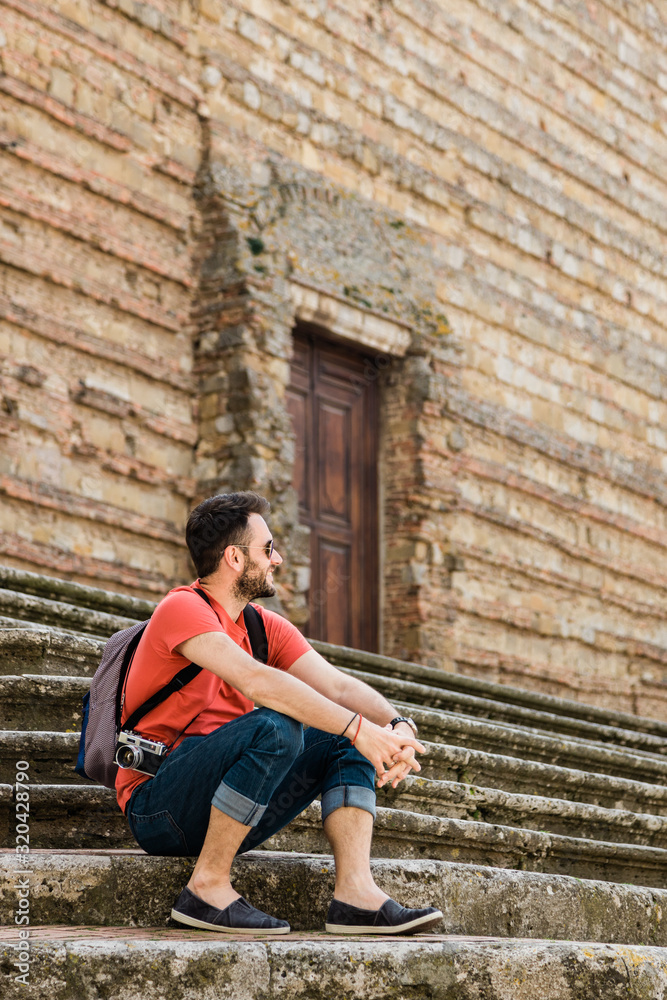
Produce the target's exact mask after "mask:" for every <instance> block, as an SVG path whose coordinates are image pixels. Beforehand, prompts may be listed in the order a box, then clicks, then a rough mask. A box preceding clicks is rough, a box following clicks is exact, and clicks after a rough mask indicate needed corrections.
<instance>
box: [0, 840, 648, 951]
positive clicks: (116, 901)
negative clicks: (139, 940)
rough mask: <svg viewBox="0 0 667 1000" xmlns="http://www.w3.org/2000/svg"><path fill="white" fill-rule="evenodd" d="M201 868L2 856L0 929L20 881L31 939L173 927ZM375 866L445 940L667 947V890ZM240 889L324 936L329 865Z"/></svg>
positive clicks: (273, 862)
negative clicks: (79, 930)
mask: <svg viewBox="0 0 667 1000" xmlns="http://www.w3.org/2000/svg"><path fill="white" fill-rule="evenodd" d="M193 864H194V860H193V859H188V858H154V857H149V856H148V855H146V854H144V853H143V852H141V851H65V852H56V851H32V852H31V853H30V855H29V866H28V867H27V868H26V867H25V866H23V865H19V864H18V863H17V861H16V856H15V854H14V852H13V851H3V852H0V923H1V924H5V925H7V924H10V925H12V926H14V912H15V909H16V905H17V894H16V886H17V880H18V879H19V878H24V879H27V884H28V891H29V902H30V921H31V923H30V926H31V927H33V926H35V925H54V924H69V925H71V926H82V925H83V926H86V925H93V926H98V927H99V926H103V927H106V928H109V929H110V928H112V927H114V926H117V927H121V926H122V927H128V928H134V929H136V928H141V927H156V926H162V927H165V926H166V925H167V921H168V916H169V911H170V908H171V905H172V903H173V900H174V898H175V897H176V896H177V895H178V893H179V892H180V890H181V888H182V886H183V885H184V884H185V883H186V882H187V880H188V878H189V875H190V872H191V870H192V866H193ZM371 866H372V869H373V875H374V877H375V879H376V881H377V883H378V885H379V886H380V887H381V888H382V889H383V890H384V891H385V892H387V893H389V895H391V896H393V897H394V898H396V899H398V900H400V901H401V902H402V903H404V904H405V905H407V906H425V905H434V906H438V907H439V908H440V909H441V910H442V913H443V917H444V919H443V923H442V931H443V932H444V933H447V934H464V935H473V936H491V937H496V936H497V937H503V938H524V937H531V938H543V937H551V938H552V939H566V940H569V941H572V940H577V941H604V942H609V943H619V944H628V945H633V944H634V945H637V944H643V945H651V946H657V947H665V946H667V918H665V916H664V914H667V892H666V891H665V890H661V889H647V888H642V887H640V886H633V885H621V884H615V883H611V882H600V881H594V880H588V879H577V878H572V877H571V876H564V875H560V876H559V875H545V874H540V873H532V872H526V871H512V870H507V869H498V868H492V867H484V866H478V865H469V864H461V863H458V862H443V861H419V860H401V861H392V860H387V859H383V860H373V861H372V862H371ZM232 877H233V881H234V885H235V887H236V888H237V890H238V891H239V892H241V893H242V894H243V895H244V896H246V898H248V899H250V900H251V901H252V902H254V903H255V904H256V905H258V906H262V907H264V908H266V909H267V910H268V911H269V912H272V913H276V914H277V915H280V916H282V917H284V918H285V919H287V920H289V921H290V924H291V925H292V927H293V928H294V929H295V930H310V931H312V930H317V929H320V928H322V926H323V923H324V919H325V916H326V909H327V906H328V904H329V901H330V899H331V896H332V893H333V885H334V865H333V859H332V858H331V856H330V855H308V854H295V853H281V852H268V851H251V852H249V853H248V854H246V855H244V856H243V857H240V858H237V859H236V861H235V862H234V868H233V876H232ZM24 884H25V883H24ZM206 940H207V941H209V942H210V941H211V940H212V939H211V937H210V936H208V935H207V937H206Z"/></svg>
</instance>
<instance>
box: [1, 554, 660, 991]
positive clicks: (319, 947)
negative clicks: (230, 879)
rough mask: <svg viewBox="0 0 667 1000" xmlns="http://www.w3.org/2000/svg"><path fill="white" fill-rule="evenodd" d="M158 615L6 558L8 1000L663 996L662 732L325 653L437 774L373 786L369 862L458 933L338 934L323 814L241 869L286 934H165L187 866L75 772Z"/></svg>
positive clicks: (385, 883) (392, 886)
mask: <svg viewBox="0 0 667 1000" xmlns="http://www.w3.org/2000/svg"><path fill="white" fill-rule="evenodd" d="M152 608H153V605H152V604H151V603H149V602H145V601H140V600H137V599H134V598H130V597H126V596H124V595H119V594H110V593H107V592H105V591H101V590H95V589H92V588H88V587H84V586H81V585H78V584H73V583H68V582H66V581H60V580H53V579H49V578H46V577H42V576H39V575H36V574H31V573H25V572H22V571H18V570H13V569H8V568H0V714H1V716H2V718H1V720H0V721H1V724H2V731H1V732H0V829H2V834H3V844H5V845H6V846H5V849H4V851H3V858H2V860H3V876H2V884H1V886H0V907H1V915H2V923H3V925H5V931H4V933H3V944H2V949H1V952H2V970H1V973H0V974H1V975H2V977H3V981H4V982H3V987H2V992H1V995H2V997H7V998H8V1000H10V998H11V1000H13V998H14V997H27V998H31V1000H32V998H33V997H35V998H37V997H39V998H43V997H46V996H49V997H50V998H51V1000H74V998H76V1000H79V998H82V997H86V998H88V997H104V998H116V997H118V998H120V997H123V998H140V997H141V998H146V1000H149V998H150V1000H153V998H162V997H165V998H167V997H169V998H171V997H172V996H173V997H188V998H189V997H190V996H192V997H197V998H202V1000H204V998H208V997H234V998H235V1000H237V998H238V1000H244V998H251V997H253V998H254V997H261V998H266V1000H273V998H274V997H275V998H278V997H280V998H288V997H304V998H306V997H307V998H320V997H321V998H325V997H326V998H330V997H332V996H335V995H337V996H339V997H341V998H343V997H369V998H370V997H373V998H375V997H385V996H392V997H406V998H418V997H434V998H435V997H437V998H442V1000H455V998H456V1000H458V998H460V1000H468V998H470V1000H473V998H475V1000H486V998H488V1000H496V998H497V1000H501V998H502V1000H509V998H510V997H511V998H512V1000H515V998H519V1000H522V998H525V1000H529V998H530V1000H532V998H540V1000H542V998H544V1000H571V998H572V1000H573V998H581V1000H584V998H585V1000H591V998H594V997H602V998H604V1000H608V998H609V1000H611V998H616V997H624V998H628V997H630V998H635V997H636V998H640V997H641V998H653V997H655V998H658V997H667V723H662V722H659V721H656V720H651V719H641V718H637V717H635V716H631V715H626V714H622V713H613V712H609V711H606V710H601V709H597V708H594V707H591V706H587V705H582V704H579V703H576V702H570V701H563V700H559V699H556V698H551V697H547V696H544V695H539V694H535V693H531V692H527V691H519V690H516V689H513V688H508V687H503V686H500V685H496V684H492V683H487V682H484V681H481V680H474V679H471V678H466V677H463V676H459V675H453V674H448V673H445V672H442V671H438V670H434V669H430V668H427V667H423V666H417V665H414V664H410V663H404V662H402V661H398V660H393V659H389V658H386V657H381V656H375V655H372V654H367V653H361V652H359V651H355V650H349V649H343V648H340V647H335V646H327V645H325V644H322V643H317V644H316V645H317V647H318V648H319V649H320V651H321V652H322V653H323V654H324V655H325V656H326V657H328V658H329V659H330V660H331V661H332V662H334V663H336V664H338V665H339V666H340V667H342V668H343V669H345V670H349V671H351V672H353V673H355V674H356V675H357V676H360V677H363V678H364V679H366V680H368V681H369V682H370V683H371V684H373V685H374V686H376V687H377V688H379V689H380V690H381V691H382V692H383V693H384V694H386V695H387V697H389V698H390V699H391V700H392V701H393V702H394V703H395V704H397V705H398V706H399V708H401V709H409V712H410V714H412V715H413V716H414V718H415V719H416V720H417V722H418V724H419V726H420V735H422V736H423V738H424V741H425V742H426V745H427V752H426V754H425V755H424V757H423V758H422V765H423V770H422V772H421V775H420V776H419V777H414V778H412V779H408V780H407V781H405V782H404V783H403V784H401V785H400V786H399V788H398V789H396V790H395V791H392V790H391V789H389V790H383V791H382V792H380V793H379V795H378V803H379V806H380V808H379V810H378V820H377V823H376V832H375V838H374V855H375V857H376V858H377V860H375V861H374V869H375V872H376V877H377V880H378V882H379V884H381V885H382V887H383V888H384V889H385V890H386V891H387V892H390V893H391V894H392V895H395V896H396V897H397V898H399V899H400V900H401V901H402V902H404V903H406V904H408V905H425V904H427V903H433V904H436V905H439V906H440V908H441V909H442V911H443V913H444V914H445V919H444V923H443V927H442V932H443V933H442V934H441V935H428V936H427V935H424V936H421V937H417V938H413V939H400V940H391V939H387V938H379V939H375V940H368V939H363V938H358V939H335V938H332V937H330V936H325V935H323V934H322V933H321V929H322V927H323V922H324V916H325V912H326V907H327V905H328V902H329V899H330V896H331V888H332V884H333V875H332V859H331V857H330V856H329V855H328V854H327V850H328V848H327V845H326V842H325V840H324V839H323V836H322V834H321V830H320V824H319V815H318V809H319V807H318V805H317V804H314V805H313V806H312V807H311V808H310V809H309V810H307V811H306V813H304V814H303V815H302V816H301V817H299V818H298V819H297V820H296V821H294V822H293V823H292V824H291V825H290V826H289V827H288V828H287V829H285V830H284V831H282V832H281V833H280V834H279V835H277V836H276V837H275V838H274V839H273V841H272V842H271V843H270V844H268V845H267V847H268V848H269V850H264V851H257V852H253V853H251V854H249V855H247V856H245V857H243V858H240V859H239V860H238V861H237V863H236V879H235V884H236V886H237V888H238V889H239V890H240V891H241V892H243V893H244V894H245V895H247V896H248V897H249V898H251V899H252V900H254V901H255V902H257V903H258V904H259V905H262V906H264V907H266V908H267V909H268V910H269V911H270V912H275V913H276V914H278V915H280V916H283V917H286V918H288V919H289V920H290V922H291V924H292V927H293V928H294V929H295V933H294V934H293V935H291V936H290V937H289V938H287V939H285V940H282V941H278V940H276V941H274V942H269V943H267V942H266V941H248V940H245V941H239V940H230V939H228V938H224V937H223V936H221V935H220V936H218V935H210V934H207V933H201V932H196V931H192V932H189V931H185V930H181V929H177V928H174V927H169V926H168V923H167V916H168V913H169V910H170V907H171V903H172V900H173V898H174V896H175V895H176V894H177V892H178V891H179V890H180V888H181V887H182V885H183V884H184V882H185V881H186V880H187V876H188V872H189V870H190V868H191V865H192V861H191V860H190V859H181V858H151V857H148V856H147V855H145V854H143V852H141V851H139V850H138V849H136V845H135V844H134V843H133V841H132V838H131V836H130V835H129V831H128V828H127V825H126V823H125V820H124V818H123V816H122V814H121V813H120V811H119V810H118V808H117V806H116V802H115V796H114V795H113V793H112V792H110V791H109V790H107V789H104V788H99V787H95V786H93V785H91V784H89V783H86V782H83V781H80V780H79V779H78V778H77V777H76V776H75V775H74V772H73V761H74V758H75V756H76V749H77V746H78V727H79V719H80V704H81V697H82V695H83V693H84V692H85V691H86V689H87V687H88V684H89V683H90V676H91V674H92V673H93V671H94V669H95V667H96V666H97V663H98V662H99V659H100V655H101V651H102V649H103V646H104V642H105V638H106V637H108V635H110V634H111V633H112V632H113V631H116V630H117V629H119V628H123V627H125V626H126V625H129V624H132V622H134V621H136V620H137V619H143V618H146V617H148V615H149V614H150V613H151V611H152ZM19 761H25V762H27V763H28V765H29V767H28V775H29V779H30V784H29V828H30V829H29V837H30V854H29V856H28V864H27V865H24V864H21V863H20V862H19V861H18V860H17V854H16V852H15V850H14V846H15V842H16V840H17V819H16V796H17V793H16V784H15V782H16V773H17V768H16V765H17V762H19ZM21 829H22V828H21ZM20 879H28V883H25V882H24V883H23V884H24V885H25V884H29V892H28V895H27V898H28V902H29V918H30V925H29V927H30V936H29V941H28V945H26V944H25V941H26V939H25V938H22V939H21V938H19V932H20V925H17V924H16V923H15V917H16V916H17V915H20V913H21V912H24V911H22V910H20V909H19V902H18V900H19V896H18V895H17V886H19V885H20V882H19V880H20ZM23 929H24V930H25V925H24V927H23ZM19 946H21V947H22V948H23V952H21V950H20V948H19ZM26 948H27V949H28V950H27V951H26ZM21 954H23V956H24V957H25V955H27V954H29V956H30V962H29V963H28V964H27V965H26V968H28V969H29V972H28V974H27V976H24V978H23V980H22V981H20V980H18V979H17V976H19V975H20V974H21V971H22V968H23V967H22V966H21V963H20V961H19V958H20V956H21ZM17 962H18V963H19V964H18V965H15V963H17Z"/></svg>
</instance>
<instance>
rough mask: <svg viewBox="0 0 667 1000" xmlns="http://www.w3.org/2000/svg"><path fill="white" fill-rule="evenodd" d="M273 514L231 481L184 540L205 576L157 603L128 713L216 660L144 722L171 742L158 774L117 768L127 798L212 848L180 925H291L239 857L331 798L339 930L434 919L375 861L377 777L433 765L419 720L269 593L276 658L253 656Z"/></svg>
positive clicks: (238, 929) (276, 560)
mask: <svg viewBox="0 0 667 1000" xmlns="http://www.w3.org/2000/svg"><path fill="white" fill-rule="evenodd" d="M268 511H269V504H268V503H267V501H266V500H264V499H263V498H262V497H260V496H258V495H257V494H255V493H229V494H220V495H218V496H214V497H210V498H209V499H207V500H204V501H203V503H200V504H199V506H198V507H196V508H195V509H194V510H193V511H192V513H191V514H190V517H189V520H188V524H187V529H186V541H187V544H188V548H189V550H190V554H191V556H192V559H193V562H194V564H195V566H196V568H197V572H198V574H199V579H198V581H197V583H196V584H192V585H191V586H188V587H177V588H176V589H175V590H172V591H170V593H169V594H167V596H166V597H165V598H164V599H163V600H162V601H161V602H160V604H159V605H158V606H157V608H156V610H155V612H154V614H153V617H152V618H151V620H150V623H149V624H148V626H147V628H146V631H145V633H144V634H143V636H142V638H141V642H140V644H139V647H138V649H137V652H136V654H135V657H134V661H133V663H132V666H131V669H130V672H129V676H128V680H127V685H126V690H125V700H124V705H123V715H122V719H123V720H125V719H127V718H129V716H130V715H131V713H132V712H133V711H134V710H135V709H136V708H137V707H138V706H139V705H141V704H143V702H144V701H146V700H147V699H148V698H149V697H150V696H151V695H152V694H153V693H154V692H155V691H157V690H160V689H161V688H163V687H164V686H166V684H168V683H169V681H170V680H171V679H172V677H174V675H175V674H176V673H178V671H179V670H181V669H182V668H183V667H184V666H185V665H187V664H188V663H189V662H193V663H196V664H198V665H199V666H200V667H202V668H203V669H202V670H201V672H200V673H199V675H198V676H197V677H195V679H194V680H192V681H190V683H189V684H187V685H186V686H184V687H183V688H181V690H179V691H177V692H176V693H174V694H172V695H171V696H170V697H169V698H168V699H167V700H166V701H164V702H163V703H162V704H161V705H159V706H158V707H156V708H154V709H153V710H152V711H151V712H149V713H148V714H147V715H146V716H145V717H144V718H143V719H142V721H141V724H140V731H141V735H142V736H147V737H150V738H152V739H156V740H160V741H162V742H164V743H166V744H167V745H168V746H171V745H172V744H173V749H172V750H171V752H170V753H169V755H168V757H167V758H166V760H165V761H164V763H162V765H161V767H160V769H159V770H158V772H157V774H156V775H155V776H154V777H149V776H147V775H144V774H141V773H140V772H138V771H135V770H123V769H121V770H119V772H118V779H117V782H116V790H117V793H118V803H119V805H120V807H121V808H122V809H123V811H124V812H125V815H126V816H127V819H128V821H129V824H130V829H131V830H132V833H133V835H134V837H135V839H136V840H137V842H138V844H139V845H140V846H141V847H142V848H143V849H144V850H145V851H147V852H148V853H149V854H157V855H184V856H187V855H198V859H197V862H196V864H195V867H194V870H193V872H192V876H191V878H190V881H189V882H188V884H187V886H186V887H185V888H184V889H183V891H182V893H181V895H180V896H179V898H178V899H177V900H176V902H175V904H174V908H173V909H172V912H171V915H172V917H173V919H174V920H176V921H179V922H180V923H183V924H187V925H189V926H191V927H198V928H203V929H209V930H215V931H230V932H235V933H244V932H245V933H252V934H283V933H287V932H288V931H289V929H290V928H289V924H288V923H287V922H286V921H284V920H278V919H276V918H274V917H272V916H269V915H268V914H266V913H263V912H262V911H261V910H258V909H255V908H254V907H253V906H251V905H250V904H249V903H248V902H246V900H244V899H243V898H242V897H240V896H239V894H238V893H237V892H235V890H234V889H233V887H232V885H231V881H230V870H231V865H232V861H233V860H234V857H235V856H236V855H237V854H240V853H243V852H244V851H248V850H250V849H252V848H254V847H257V846H258V845H259V844H261V843H262V842H263V841H264V840H266V839H267V838H268V837H270V836H272V834H274V833H276V832H277V831H278V830H280V829H281V828H282V827H283V826H285V825H286V824H287V823H289V822H290V820H292V819H293V818H294V817H295V816H297V815H298V814H299V813H300V812H302V811H303V809H305V808H306V806H307V805H308V804H309V803H310V802H312V801H313V800H314V799H315V798H316V797H317V796H318V795H321V796H322V822H323V825H324V832H325V834H326V836H327V839H328V840H329V843H330V844H331V847H332V850H333V854H334V858H335V862H336V883H335V893H334V899H333V901H332V903H331V906H330V908H329V913H328V917H327V922H326V929H327V930H328V931H331V932H333V933H355V934H359V933H375V934H405V933H413V932H415V931H423V930H426V929H428V928H430V927H432V926H434V925H435V924H436V923H438V921H439V920H440V919H441V918H442V914H441V913H440V911H439V910H436V909H434V908H433V907H428V908H425V909H406V908H404V907H403V906H400V905H399V904H398V903H396V902H395V901H394V900H392V899H390V898H389V897H388V896H387V895H386V894H385V893H384V892H382V891H381V890H380V889H379V888H378V887H377V886H376V885H375V883H374V881H373V877H372V875H371V870H370V846H371V837H372V832H373V820H374V817H375V787H374V786H375V779H376V776H377V784H378V786H382V785H385V784H387V783H389V782H391V784H392V786H393V787H396V785H397V783H398V782H399V781H401V780H402V779H403V778H405V777H406V775H407V774H409V773H410V771H413V770H414V771H419V770H420V765H419V764H418V762H417V761H416V759H415V752H419V753H422V752H423V751H424V747H423V746H422V745H421V743H419V742H418V741H417V739H416V738H415V735H416V727H415V728H414V730H413V727H414V723H412V720H409V721H408V720H403V719H400V718H397V716H398V712H396V711H395V710H394V709H393V708H392V706H391V705H390V704H389V702H388V701H387V700H386V699H385V698H383V697H382V696H381V695H380V694H378V693H377V692H376V691H374V690H373V689H372V688H371V687H369V686H368V685H367V684H364V683H362V682H361V681H359V680H356V679H355V678H353V677H349V676H347V675H346V674H344V673H342V672H341V671H339V670H337V669H336V668H335V667H333V666H332V665H331V664H329V663H327V661H326V660H325V659H323V657H321V656H320V655H319V653H317V652H316V651H315V650H314V649H313V648H312V646H310V644H309V643H308V642H307V641H306V640H305V639H304V638H303V636H302V635H301V633H300V632H299V631H298V629H296V628H295V627H294V626H293V625H291V624H290V623H289V622H288V621H287V620H286V619H284V618H282V617H281V616H280V615H278V614H275V613H273V612H271V611H268V610H267V609H265V608H262V607H260V606H259V605H255V607H256V609H257V611H259V614H260V615H261V617H262V620H263V623H264V627H265V630H266V635H267V640H268V665H265V664H263V663H260V662H259V661H258V660H256V659H253V657H252V655H251V646H250V641H249V638H248V633H247V630H246V627H245V623H244V618H243V610H244V608H245V607H246V605H247V604H248V602H249V601H252V600H254V599H256V598H260V597H269V596H271V595H273V594H274V593H275V588H274V585H273V572H274V569H275V568H276V567H277V566H280V564H281V563H282V561H283V560H282V557H281V556H280V555H279V554H278V552H277V551H276V549H275V548H274V546H273V539H272V537H271V532H270V531H269V528H268V527H267V524H266V522H265V520H264V516H263V515H265V514H267V513H268ZM195 587H199V588H200V589H202V590H203V591H204V592H205V594H206V595H207V597H208V599H209V601H210V604H209V603H207V602H206V601H205V600H204V599H203V598H202V596H200V595H198V594H197V592H196V590H195V589H194V588H195ZM257 705H260V706H262V707H260V708H258V707H257ZM253 709H254V710H253ZM304 725H305V726H307V727H308V728H307V730H306V731H305V733H304ZM385 765H387V766H386V768H385Z"/></svg>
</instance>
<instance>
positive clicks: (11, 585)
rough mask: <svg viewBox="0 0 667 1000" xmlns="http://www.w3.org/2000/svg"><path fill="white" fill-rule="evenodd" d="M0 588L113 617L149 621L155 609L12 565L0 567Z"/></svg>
mask: <svg viewBox="0 0 667 1000" xmlns="http://www.w3.org/2000/svg"><path fill="white" fill-rule="evenodd" d="M0 587H2V588H4V589H5V590H14V591H17V592H18V593H20V594H31V595H32V596H34V597H37V598H45V599H46V600H50V601H57V602H61V603H65V604H73V605H76V606H78V607H80V608H89V609H91V610H94V611H101V612H104V613H105V614H110V615H122V616H123V617H127V618H132V619H135V620H137V621H143V620H144V619H145V618H149V617H150V616H151V615H152V613H153V611H154V609H155V603H156V602H155V601H146V600H142V599H141V598H139V597H131V596H130V595H129V594H119V593H117V592H115V591H111V590H103V589H102V588H101V587H90V586H87V585H86V584H84V583H74V582H73V581H72V580H62V579H60V578H59V577H54V576H44V575H43V574H42V573H31V572H29V571H28V570H24V569H15V568H14V567H13V566H0Z"/></svg>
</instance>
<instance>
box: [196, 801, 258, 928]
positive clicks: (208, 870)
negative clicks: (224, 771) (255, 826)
mask: <svg viewBox="0 0 667 1000" xmlns="http://www.w3.org/2000/svg"><path fill="white" fill-rule="evenodd" d="M250 829H251V827H249V826H244V825H243V823H239V821H238V820H236V819H232V817H231V816H228V815H227V813H223V812H221V810H220V809H216V807H215V806H211V816H210V819H209V821H208V830H207V831H206V839H205V840H204V846H203V847H202V849H201V854H200V855H199V857H198V858H197V864H196V865H195V867H194V869H193V872H192V875H191V876H190V881H189V882H188V889H190V891H191V892H194V894H195V896H199V898H200V899H203V900H204V901H205V902H206V903H210V904H211V906H217V907H218V909H219V910H224V909H226V908H227V907H228V906H229V905H230V904H231V903H233V902H234V900H235V899H238V898H239V894H238V892H236V890H235V889H233V888H232V884H231V881H230V872H231V868H232V861H233V860H234V858H235V857H236V852H237V851H238V849H239V847H240V846H241V844H242V842H243V840H244V839H245V836H246V834H247V833H248V831H249V830H250Z"/></svg>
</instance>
